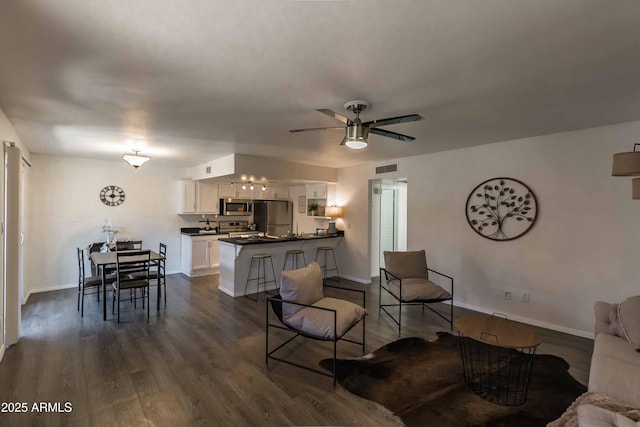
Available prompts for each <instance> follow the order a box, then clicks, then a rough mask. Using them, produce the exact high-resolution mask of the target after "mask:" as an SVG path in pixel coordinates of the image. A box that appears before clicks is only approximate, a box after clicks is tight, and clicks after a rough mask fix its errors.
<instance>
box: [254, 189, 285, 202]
mask: <svg viewBox="0 0 640 427" xmlns="http://www.w3.org/2000/svg"><path fill="white" fill-rule="evenodd" d="M265 187H266V188H265V189H264V190H262V185H256V190H255V195H254V198H255V199H259V200H289V187H272V186H270V185H266V186H265Z"/></svg>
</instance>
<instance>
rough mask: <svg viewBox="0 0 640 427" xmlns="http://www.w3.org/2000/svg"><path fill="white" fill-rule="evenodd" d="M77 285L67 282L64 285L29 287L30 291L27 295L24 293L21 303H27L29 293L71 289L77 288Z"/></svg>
mask: <svg viewBox="0 0 640 427" xmlns="http://www.w3.org/2000/svg"><path fill="white" fill-rule="evenodd" d="M77 287H78V284H77V283H67V284H64V285H56V286H47V287H46V288H37V289H31V290H30V291H28V292H27V295H25V296H24V298H23V299H22V304H26V303H27V301H28V300H29V297H30V296H31V294H39V293H40V292H51V291H59V290H62V289H71V288H77Z"/></svg>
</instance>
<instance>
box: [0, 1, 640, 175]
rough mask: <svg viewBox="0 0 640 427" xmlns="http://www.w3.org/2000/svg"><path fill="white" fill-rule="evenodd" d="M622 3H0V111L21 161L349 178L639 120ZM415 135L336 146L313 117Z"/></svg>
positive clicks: (632, 46) (631, 32)
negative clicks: (353, 111) (233, 162)
mask: <svg viewBox="0 0 640 427" xmlns="http://www.w3.org/2000/svg"><path fill="white" fill-rule="evenodd" d="M639 22H640V2H638V1H637V0H616V1H612V0H562V1H558V0H536V1H532V0H483V1H477V0H458V1H442V0H438V1H436V0H403V1H391V0H389V1H374V0H368V1H283V0H278V1H274V0H255V1H245V0H235V1H219V0H215V1H214V0H198V1H196V0H165V1H157V0H136V1H129V2H126V1H124V0H110V1H109V0H102V1H86V0H55V1H52V0H28V1H27V0H25V1H3V2H1V3H0V105H1V106H2V108H3V109H4V111H5V113H6V114H7V116H8V117H9V119H10V120H11V122H12V123H13V124H14V126H15V127H16V130H17V132H18V134H19V135H20V137H21V139H22V141H23V142H24V143H25V145H27V147H29V149H30V150H31V151H32V152H34V153H49V154H61V155H72V156H79V157H95V158H105V159H116V158H119V157H120V156H122V154H124V153H125V152H126V151H128V150H129V149H130V148H132V146H137V147H139V148H140V149H141V150H142V154H145V155H149V156H150V157H152V158H153V161H154V162H159V163H166V164H173V165H180V166H190V165H195V164H199V163H203V162H205V161H207V160H212V159H215V158H218V157H221V156H223V155H225V154H229V153H233V152H235V153H240V154H251V155H257V156H266V157H279V158H286V159H289V160H292V161H298V162H303V163H313V164H318V165H324V166H334V167H338V166H347V165H353V164H359V163H365V162H371V161H383V160H386V159H390V158H397V157H405V156H411V155H416V154H422V153H429V152H435V151H441V150H448V149H454V148H460V147H466V146H471V145H477V144H483V143H489V142H496V141H503V140H510V139H515V138H520V137H527V136H534V135H541V134H547V133H552V132H559V131H565V130H572V129H578V128H586V127H592V126H599V125H605V124H612V123H619V122H624V121H631V120H638V119H640V25H638V23H639ZM352 99H364V100H367V101H369V102H370V103H371V104H372V107H371V108H370V109H369V110H368V111H366V112H365V113H364V114H363V119H365V120H371V119H378V118H384V117H389V116H396V115H401V114H409V113H418V114H421V115H422V116H424V117H425V120H424V121H421V122H415V123H405V124H400V125H393V126H388V127H386V129H389V130H393V131H396V132H400V133H404V134H408V135H411V136H414V137H416V140H415V141H413V142H411V143H402V142H398V141H395V140H391V139H388V138H384V137H380V136H377V135H372V136H370V146H369V148H367V149H366V150H362V151H357V152H356V151H352V150H349V149H348V148H345V147H341V146H339V143H340V141H341V139H342V137H343V136H344V132H343V131H341V130H330V131H319V132H307V133H289V132H288V130H289V129H294V128H304V127H320V126H337V125H340V123H339V122H337V121H334V120H332V119H331V118H330V117H327V116H325V115H323V114H320V113H318V112H316V111H315V109H316V108H329V109H333V110H335V111H337V112H339V113H341V114H344V115H347V116H349V115H350V113H349V112H347V111H344V110H343V107H342V106H343V104H344V103H345V102H346V101H349V100H352Z"/></svg>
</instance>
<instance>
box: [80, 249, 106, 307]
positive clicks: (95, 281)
mask: <svg viewBox="0 0 640 427" xmlns="http://www.w3.org/2000/svg"><path fill="white" fill-rule="evenodd" d="M77 251H78V311H80V316H81V317H84V296H85V295H94V294H96V295H97V296H98V301H100V292H101V287H102V278H100V277H99V276H89V277H87V276H86V275H85V271H86V270H85V265H84V250H83V249H80V248H77ZM105 280H106V282H107V283H112V282H113V281H115V276H112V275H111V276H108V277H105Z"/></svg>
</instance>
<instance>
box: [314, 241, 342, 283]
mask: <svg viewBox="0 0 640 427" xmlns="http://www.w3.org/2000/svg"><path fill="white" fill-rule="evenodd" d="M321 251H322V256H323V262H324V264H322V265H320V270H321V271H322V280H323V281H324V280H327V279H335V280H336V281H337V282H340V272H339V271H338V261H337V260H336V252H335V250H334V248H332V247H330V246H320V247H319V248H318V249H317V250H316V258H315V261H316V262H318V255H320V252H321ZM329 251H331V255H332V256H333V268H329V265H328V264H327V252H329ZM328 271H335V272H336V275H335V276H331V277H327V272H328Z"/></svg>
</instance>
